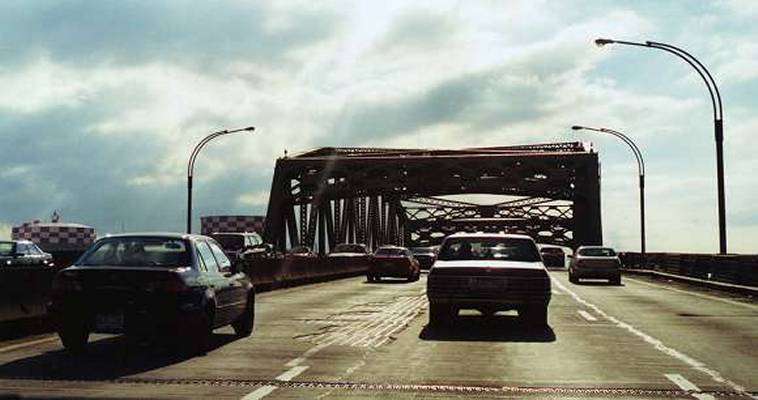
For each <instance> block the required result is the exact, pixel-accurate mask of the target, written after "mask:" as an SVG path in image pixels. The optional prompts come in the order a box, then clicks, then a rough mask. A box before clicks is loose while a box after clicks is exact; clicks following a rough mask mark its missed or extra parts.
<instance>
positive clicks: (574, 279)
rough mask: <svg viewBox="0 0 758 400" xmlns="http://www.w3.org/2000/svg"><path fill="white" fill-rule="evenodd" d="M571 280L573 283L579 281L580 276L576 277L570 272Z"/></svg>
mask: <svg viewBox="0 0 758 400" xmlns="http://www.w3.org/2000/svg"><path fill="white" fill-rule="evenodd" d="M569 282H571V283H579V278H577V277H575V276H574V275H572V274H569Z"/></svg>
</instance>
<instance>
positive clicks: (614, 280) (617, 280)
mask: <svg viewBox="0 0 758 400" xmlns="http://www.w3.org/2000/svg"><path fill="white" fill-rule="evenodd" d="M608 283H610V284H611V285H614V286H621V276H617V277H615V278H612V279H609V280H608Z"/></svg>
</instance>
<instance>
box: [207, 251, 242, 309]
mask: <svg viewBox="0 0 758 400" xmlns="http://www.w3.org/2000/svg"><path fill="white" fill-rule="evenodd" d="M208 245H209V246H210V248H211V251H212V252H213V255H214V256H216V261H217V262H218V266H219V271H220V273H221V275H222V276H223V277H224V278H225V279H226V286H225V289H224V290H225V293H224V296H226V299H225V300H226V301H225V304H226V305H225V307H226V308H227V310H225V312H224V314H225V315H226V316H227V318H228V322H233V321H234V320H235V319H237V317H239V316H240V315H241V314H242V313H243V312H244V311H245V306H246V305H247V286H246V285H245V274H243V273H241V272H239V271H236V270H234V269H233V268H232V262H231V261H230V260H229V259H228V258H227V257H226V255H225V254H224V251H223V250H221V247H220V246H219V245H218V244H217V243H215V242H212V241H209V242H208Z"/></svg>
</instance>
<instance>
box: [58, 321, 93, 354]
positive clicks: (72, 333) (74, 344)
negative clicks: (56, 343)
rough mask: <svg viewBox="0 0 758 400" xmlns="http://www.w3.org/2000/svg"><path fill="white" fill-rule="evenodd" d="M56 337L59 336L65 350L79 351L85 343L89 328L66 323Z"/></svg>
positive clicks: (87, 338)
mask: <svg viewBox="0 0 758 400" xmlns="http://www.w3.org/2000/svg"><path fill="white" fill-rule="evenodd" d="M58 337H60V339H61V342H62V343H63V347H65V348H66V350H68V351H71V352H75V353H79V352H81V351H82V350H84V347H85V346H86V345H87V341H88V340H89V330H88V329H87V328H86V327H84V326H76V325H74V324H67V326H64V327H62V328H61V329H60V330H59V331H58Z"/></svg>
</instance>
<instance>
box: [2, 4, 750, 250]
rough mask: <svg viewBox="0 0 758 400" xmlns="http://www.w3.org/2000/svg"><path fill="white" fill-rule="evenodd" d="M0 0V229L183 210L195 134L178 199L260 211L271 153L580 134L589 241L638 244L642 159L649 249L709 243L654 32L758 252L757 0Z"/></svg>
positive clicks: (677, 97) (739, 226)
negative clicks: (599, 210)
mask: <svg viewBox="0 0 758 400" xmlns="http://www.w3.org/2000/svg"><path fill="white" fill-rule="evenodd" d="M626 3H629V4H632V5H621V2H616V1H599V0H576V1H537V0H528V1H522V2H519V1H479V2H475V1H442V0H433V1H428V2H423V1H415V2H408V1H396V2H393V1H382V2H375V1H366V2H358V1H355V2H342V1H331V2H313V1H280V0H271V1H227V2H192V1H164V2H154V1H37V2H27V1H20V0H19V1H13V0H9V1H3V2H2V3H0V88H2V90H0V143H1V144H0V188H2V190H0V237H4V236H8V235H9V230H10V226H11V225H14V224H17V223H21V222H24V221H28V220H31V219H48V218H49V215H50V214H51V212H52V211H53V210H59V212H60V213H61V214H62V215H63V217H64V219H65V220H67V221H75V222H81V223H85V224H89V225H93V226H95V227H96V228H97V230H98V232H99V233H106V232H113V231H120V230H121V227H122V225H123V226H124V227H125V229H126V230H178V231H181V230H182V229H183V227H184V215H185V214H184V213H185V201H186V200H185V181H184V174H185V165H186V160H187V157H188V155H189V153H190V151H191V149H192V147H193V146H194V144H195V143H196V142H197V141H198V140H199V139H201V138H202V137H203V136H204V135H206V134H207V133H209V132H211V131H213V130H217V129H224V128H229V129H231V128H236V127H242V126H248V125H255V126H256V127H257V130H256V132H255V133H254V134H245V135H237V136H230V137H225V138H222V139H220V140H218V141H216V142H214V143H212V144H211V145H209V146H208V147H207V148H206V149H205V150H204V151H203V153H202V155H201V156H200V157H199V159H198V162H197V166H196V175H197V176H196V188H195V192H194V194H195V213H196V215H208V214H238V213H239V214H261V213H263V212H264V210H265V205H266V203H267V201H268V189H269V186H270V184H271V177H272V172H273V165H274V160H275V158H276V157H278V156H281V155H282V154H283V152H284V150H285V149H286V150H287V151H289V152H290V153H293V152H297V151H301V150H306V149H309V148H313V147H318V146H344V145H350V146H410V147H446V148H455V147H461V146H480V145H507V144H521V143H541V142H552V141H563V140H572V139H579V140H582V141H592V142H593V143H594V146H595V148H596V149H598V150H599V152H600V157H601V162H602V200H603V218H604V220H603V224H604V235H605V239H606V242H607V244H610V245H613V246H616V247H618V248H620V249H629V250H636V249H638V241H639V239H638V237H639V236H638V229H639V226H638V214H637V213H638V211H637V210H638V209H637V193H638V192H637V186H636V185H637V180H636V165H635V164H634V162H633V158H632V155H631V153H630V152H629V150H628V148H626V147H625V146H624V145H623V143H621V142H620V141H618V140H616V139H614V138H612V137H602V136H598V135H592V134H591V133H586V134H581V135H577V134H574V133H571V131H570V130H569V129H568V127H569V126H571V125H573V124H583V125H592V126H603V127H609V128H614V129H617V130H621V131H623V132H626V133H627V134H628V135H629V136H631V137H632V138H633V139H634V140H635V141H636V142H637V143H638V145H639V146H640V147H641V149H642V151H643V153H644V155H645V157H646V161H647V170H648V177H647V179H648V185H647V186H648V188H647V204H648V207H647V213H648V248H649V250H650V251H665V250H669V251H693V252H713V251H716V250H717V248H718V246H717V243H718V237H717V230H716V226H717V224H716V221H717V218H716V195H715V188H716V181H715V151H714V149H715V147H714V141H713V130H712V116H711V114H710V112H711V111H710V110H711V109H710V107H711V106H710V100H709V97H708V95H707V91H706V88H705V86H704V85H703V83H702V82H701V81H699V78H698V77H697V75H696V74H695V72H694V71H693V70H691V68H690V67H689V66H687V65H686V64H685V63H684V62H682V61H681V60H679V59H677V58H675V57H673V56H671V55H669V54H666V53H664V52H660V51H654V50H649V49H638V48H631V47H618V46H616V47H614V46H609V47H605V48H602V49H600V48H597V47H595V46H594V45H593V44H592V41H593V39H595V38H596V37H612V38H618V39H627V40H643V41H644V40H656V41H661V42H668V43H672V44H675V45H678V46H680V47H683V48H686V49H687V50H689V51H690V52H691V53H692V54H694V55H696V56H697V57H698V58H699V59H701V60H702V61H703V62H704V63H705V64H706V65H707V66H708V67H709V69H710V70H711V72H712V73H713V74H714V75H715V77H716V80H717V82H718V83H719V86H720V89H721V92H722V96H723V99H724V107H725V136H726V142H725V158H726V172H727V202H728V227H729V230H728V232H729V244H730V248H729V250H730V251H733V252H758V240H756V239H758V202H756V201H755V198H756V197H758V185H756V178H755V173H756V171H758V161H757V159H758V157H756V154H758V146H757V145H756V144H755V143H756V140H755V139H754V137H755V135H756V133H757V132H758V115H756V113H755V111H756V109H757V108H758V96H757V95H756V94H757V93H758V24H755V21H756V19H757V18H758V2H755V1H751V0H744V1H740V0H721V1H712V2H705V1H697V2H694V1H668V2H660V1H637V2H626Z"/></svg>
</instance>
